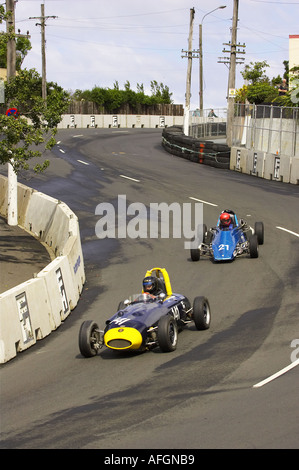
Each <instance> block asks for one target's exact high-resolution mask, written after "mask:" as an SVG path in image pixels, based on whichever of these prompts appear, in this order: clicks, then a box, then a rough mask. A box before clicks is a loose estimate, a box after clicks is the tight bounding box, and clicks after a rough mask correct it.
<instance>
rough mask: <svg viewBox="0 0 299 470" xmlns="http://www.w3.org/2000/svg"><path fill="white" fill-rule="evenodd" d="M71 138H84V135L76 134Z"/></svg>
mask: <svg viewBox="0 0 299 470" xmlns="http://www.w3.org/2000/svg"><path fill="white" fill-rule="evenodd" d="M73 137H75V138H76V137H84V135H83V134H77V135H73Z"/></svg>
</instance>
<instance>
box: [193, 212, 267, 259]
mask: <svg viewBox="0 0 299 470" xmlns="http://www.w3.org/2000/svg"><path fill="white" fill-rule="evenodd" d="M202 233H203V238H202V242H201V243H199V244H198V246H197V247H192V248H191V250H190V254H191V259H192V261H199V259H200V257H201V256H203V255H208V256H210V257H212V259H213V260H214V261H232V260H234V259H235V258H236V257H237V256H240V255H242V254H246V253H247V254H249V256H250V257H251V258H257V257H258V254H259V252H258V247H259V245H263V243H264V224H263V222H255V225H254V229H253V228H252V227H250V226H249V225H247V223H246V221H244V220H243V219H240V221H239V220H238V218H237V215H236V214H235V213H234V212H233V211H232V210H230V209H225V210H224V211H222V212H221V214H220V216H219V218H218V222H217V225H216V227H214V228H210V229H209V230H207V227H206V225H204V226H203V230H202Z"/></svg>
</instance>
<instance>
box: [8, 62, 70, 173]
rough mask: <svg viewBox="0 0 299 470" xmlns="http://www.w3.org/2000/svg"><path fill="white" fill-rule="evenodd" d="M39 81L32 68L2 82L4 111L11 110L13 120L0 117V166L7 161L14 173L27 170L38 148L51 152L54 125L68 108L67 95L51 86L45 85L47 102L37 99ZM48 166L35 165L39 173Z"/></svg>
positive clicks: (53, 143)
mask: <svg viewBox="0 0 299 470" xmlns="http://www.w3.org/2000/svg"><path fill="white" fill-rule="evenodd" d="M41 90H42V79H41V77H40V75H39V74H38V72H37V71H36V70H35V69H30V70H26V69H25V70H20V71H19V73H18V74H17V75H16V76H15V77H12V78H10V80H9V81H8V82H6V83H5V99H6V108H7V107H8V106H9V107H15V108H17V109H18V111H19V113H20V115H19V117H18V118H17V119H15V118H14V117H12V116H6V115H5V114H0V133H1V136H2V138H1V141H0V163H1V164H5V163H7V162H10V163H11V164H12V166H13V168H14V170H15V172H16V173H18V172H19V171H20V170H21V169H24V170H27V169H28V168H29V163H28V161H29V160H30V159H31V158H35V157H40V156H41V155H42V150H41V148H42V146H44V147H45V148H46V149H51V148H52V147H53V146H54V145H55V143H56V141H55V138H54V136H55V134H56V132H57V125H58V123H59V122H60V121H61V116H62V114H63V113H64V112H65V111H66V109H67V106H68V105H69V95H68V93H67V92H65V91H64V90H63V89H62V88H61V87H59V86H58V85H57V84H55V83H48V84H47V100H43V99H42V97H41ZM48 166H49V161H48V160H46V161H45V162H44V163H43V164H42V165H41V164H36V165H35V166H34V171H36V172H40V171H43V170H44V169H45V168H47V167H48Z"/></svg>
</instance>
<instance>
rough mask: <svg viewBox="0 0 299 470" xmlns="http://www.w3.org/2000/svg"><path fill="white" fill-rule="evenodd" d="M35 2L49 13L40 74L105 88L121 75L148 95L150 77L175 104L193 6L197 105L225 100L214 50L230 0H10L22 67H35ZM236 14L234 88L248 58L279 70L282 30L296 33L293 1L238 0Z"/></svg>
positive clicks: (224, 69)
mask: <svg viewBox="0 0 299 470" xmlns="http://www.w3.org/2000/svg"><path fill="white" fill-rule="evenodd" d="M42 3H43V4H44V6H45V16H51V17H52V16H55V18H48V19H47V20H46V76H47V81H53V82H56V83H57V84H58V85H60V86H62V87H63V88H64V89H65V90H68V91H72V92H74V91H75V90H76V89H80V90H91V89H92V88H94V87H95V86H98V87H103V88H113V87H114V84H115V83H116V82H118V85H119V88H120V89H124V84H125V83H126V82H129V83H130V87H131V89H132V90H134V91H137V84H143V86H144V90H145V92H146V93H147V94H149V95H150V94H151V81H153V80H155V81H157V82H158V83H163V85H164V86H167V87H168V88H169V91H170V93H172V96H171V98H172V100H173V102H174V103H175V104H183V105H185V95H186V82H187V63H188V60H187V58H186V57H185V53H184V52H182V50H183V51H186V50H187V49H188V37H189V27H190V10H191V9H192V8H194V9H195V16H194V23H193V42H192V49H193V50H195V51H196V50H198V48H199V24H202V32H203V76H204V83H203V106H204V108H205V109H207V108H211V107H212V108H214V109H217V108H222V107H226V106H227V101H226V96H227V87H228V66H227V65H225V64H224V63H219V58H220V57H227V58H228V57H229V54H227V53H223V52H222V51H223V49H224V48H226V49H227V47H228V46H224V44H225V43H228V42H229V41H230V39H231V27H232V17H233V5H234V0H209V1H208V2H207V1H204V0H194V1H193V2H192V1H191V0H190V1H187V0H151V1H144V0H143V1H140V0H44V1H42V0H18V1H17V2H16V7H15V19H16V32H17V30H18V29H20V30H21V33H22V34H26V32H27V31H29V34H30V41H31V44H32V49H31V51H30V52H29V54H28V56H27V57H26V58H25V60H24V62H23V65H22V68H26V69H31V68H35V69H36V70H37V71H38V72H39V73H40V74H41V73H42V59H41V28H40V26H39V25H37V24H36V23H40V20H39V19H30V18H32V17H38V18H39V17H40V16H41V4H42ZM224 5H226V8H224V9H217V8H218V7H219V6H224ZM214 9H217V10H216V11H213V10H214ZM205 15H206V16H205ZM238 18H239V21H238V31H237V42H240V44H245V45H246V47H245V48H244V50H245V55H244V56H243V57H244V58H245V62H244V63H243V64H242V65H241V64H240V65H237V69H236V88H240V87H242V85H243V77H242V75H241V73H240V72H241V71H243V70H244V66H245V64H250V62H257V61H264V60H265V61H266V62H267V63H268V64H269V66H270V67H268V68H267V69H266V74H267V75H268V76H269V77H270V78H272V77H274V76H275V77H276V76H277V75H280V76H282V75H283V73H284V66H283V61H284V60H288V59H289V35H290V34H293V35H294V34H299V20H298V18H299V1H295V0H290V1H288V0H280V1H279V0H273V1H268V0H239V12H238ZM0 30H2V31H4V30H5V24H4V25H1V26H0ZM182 55H183V56H184V57H182ZM239 57H241V55H239ZM222 62H223V60H222ZM198 107H199V59H198V58H194V59H193V60H192V73H191V100H190V108H191V109H195V108H198Z"/></svg>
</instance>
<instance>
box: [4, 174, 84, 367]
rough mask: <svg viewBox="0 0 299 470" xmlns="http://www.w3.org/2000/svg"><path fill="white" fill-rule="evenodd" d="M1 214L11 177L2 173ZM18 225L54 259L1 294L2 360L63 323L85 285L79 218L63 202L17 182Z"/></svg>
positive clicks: (11, 356) (10, 356)
mask: <svg viewBox="0 0 299 470" xmlns="http://www.w3.org/2000/svg"><path fill="white" fill-rule="evenodd" d="M0 214H1V215H2V216H3V217H7V178H5V177H4V176H2V175H0ZM18 225H19V226H20V227H22V228H24V229H25V230H27V231H28V232H29V233H31V234H32V235H33V236H35V237H37V238H38V239H39V240H40V241H41V242H44V243H46V244H47V245H48V247H49V248H50V249H51V250H52V252H53V257H55V259H54V260H53V261H52V262H51V263H50V264H49V265H48V266H45V268H44V269H43V270H42V271H40V272H39V273H38V274H37V276H36V278H34V279H30V280H28V281H26V282H25V283H22V284H20V285H19V286H16V287H14V288H13V289H10V290H8V291H6V292H4V293H3V294H0V363H4V362H7V361H9V360H10V359H12V358H13V357H15V356H16V355H17V353H18V352H20V351H23V350H25V349H27V348H29V347H30V346H32V345H33V344H35V343H36V341H37V340H39V339H42V338H44V337H45V336H47V335H49V334H50V333H51V331H53V330H55V329H56V328H58V327H59V325H60V324H61V322H63V321H64V320H65V319H66V318H67V316H68V315H69V314H70V312H71V311H72V310H73V309H74V308H75V307H76V305H77V303H78V301H79V298H80V294H81V292H82V289H83V285H84V283H85V270H84V260H83V253H82V247H81V239H80V230H79V223H78V218H77V217H76V215H75V214H74V213H73V212H72V211H71V210H70V208H69V207H68V206H67V205H66V204H65V203H63V202H61V201H58V200H56V199H54V198H51V197H49V196H46V195H45V194H43V193H40V192H38V191H34V190H32V189H31V188H28V187H27V186H24V185H22V184H20V183H19V184H18Z"/></svg>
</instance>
